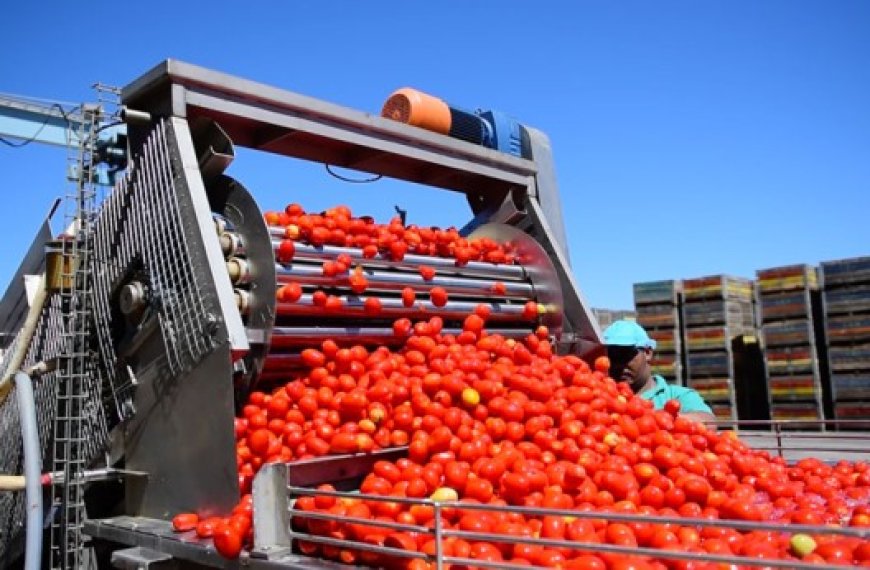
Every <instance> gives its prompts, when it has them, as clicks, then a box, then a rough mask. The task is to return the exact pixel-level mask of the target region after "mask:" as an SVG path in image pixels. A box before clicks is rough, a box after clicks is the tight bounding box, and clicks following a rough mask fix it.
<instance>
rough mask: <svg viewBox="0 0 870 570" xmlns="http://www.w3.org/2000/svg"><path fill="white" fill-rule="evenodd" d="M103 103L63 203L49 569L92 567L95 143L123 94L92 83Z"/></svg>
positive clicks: (91, 115)
mask: <svg viewBox="0 0 870 570" xmlns="http://www.w3.org/2000/svg"><path fill="white" fill-rule="evenodd" d="M94 87H95V89H96V90H97V93H98V101H99V102H98V103H96V104H85V105H83V106H82V107H81V116H82V121H81V122H80V123H78V125H77V128H76V131H77V132H75V133H73V132H69V134H68V136H69V137H70V139H71V141H79V144H74V143H73V144H71V145H70V149H71V150H70V153H69V156H68V159H67V160H68V167H69V171H70V172H71V173H72V176H71V177H70V179H71V181H72V182H71V184H70V185H69V186H68V187H69V189H70V190H69V192H68V194H67V195H66V197H65V198H66V199H65V213H64V228H65V230H64V234H63V236H62V238H61V239H60V240H59V243H58V246H57V248H58V251H57V252H56V253H59V254H60V259H61V260H62V263H61V268H62V269H61V270H60V275H59V276H60V286H59V288H58V292H57V295H58V296H59V299H60V306H61V314H62V323H61V327H62V328H61V337H62V338H61V340H62V345H61V346H62V347H63V348H62V353H61V354H60V355H59V358H58V369H57V375H58V382H57V389H56V394H55V402H56V405H57V410H56V415H55V420H54V426H53V427H54V430H53V435H54V438H53V449H52V452H53V454H52V470H53V471H54V472H55V473H62V474H63V475H62V478H61V482H60V483H59V484H55V485H54V486H53V487H52V513H51V552H50V567H51V568H52V569H58V570H77V569H79V568H84V567H88V566H90V565H91V564H92V563H93V559H92V557H91V556H90V553H89V552H88V551H87V550H86V549H85V545H84V539H83V536H82V524H83V522H84V519H85V516H86V512H85V501H84V485H85V483H84V480H83V477H82V474H83V473H84V471H85V469H86V468H87V467H88V465H87V462H88V461H89V460H90V459H91V458H90V457H88V455H89V449H88V448H89V439H90V437H92V435H93V434H91V433H88V431H89V430H88V424H87V423H86V418H87V416H86V414H88V413H91V414H92V413H93V406H92V402H91V400H92V399H93V394H94V393H95V390H96V393H97V394H98V393H99V382H100V379H99V376H98V374H97V372H96V370H95V366H94V359H93V357H92V355H91V354H90V348H89V342H90V336H91V332H92V331H91V327H92V324H91V317H90V309H91V293H90V291H91V274H90V272H91V266H92V260H91V255H92V237H91V236H92V231H93V224H94V221H95V219H96V215H97V212H98V205H99V202H100V201H101V200H100V198H101V197H102V196H98V194H97V193H98V192H101V190H100V188H99V186H98V184H97V183H96V179H97V178H96V168H97V167H98V157H97V139H98V134H99V132H100V130H101V128H102V127H101V125H102V124H103V121H104V120H105V118H106V114H105V108H106V106H107V105H109V106H110V105H112V104H114V103H115V102H116V101H117V96H118V91H117V90H114V89H111V88H107V87H105V86H102V85H99V84H98V85H95V86H94Z"/></svg>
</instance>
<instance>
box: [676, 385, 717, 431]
mask: <svg viewBox="0 0 870 570" xmlns="http://www.w3.org/2000/svg"><path fill="white" fill-rule="evenodd" d="M678 401H679V402H680V409H681V410H682V411H681V412H680V417H682V418H686V419H687V420H692V421H693V422H701V423H705V424H709V423H712V422H715V421H716V416H714V415H713V410H711V409H710V406H709V405H707V402H705V401H704V398H702V397H701V395H700V394H699V393H698V392H696V391H695V390H686V391H685V392H684V393H683V394H682V395H681V396H680V398H679V400H678Z"/></svg>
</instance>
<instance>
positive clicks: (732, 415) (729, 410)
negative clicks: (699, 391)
mask: <svg viewBox="0 0 870 570" xmlns="http://www.w3.org/2000/svg"><path fill="white" fill-rule="evenodd" d="M710 408H711V409H712V410H713V415H714V416H716V419H717V420H725V421H736V420H737V412H736V410H737V408H736V407H734V406H733V405H730V404H725V405H722V404H720V405H715V404H711V405H710Z"/></svg>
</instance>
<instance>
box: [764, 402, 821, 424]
mask: <svg viewBox="0 0 870 570" xmlns="http://www.w3.org/2000/svg"><path fill="white" fill-rule="evenodd" d="M770 419H772V420H773V421H783V420H823V419H825V414H824V413H823V412H822V409H821V408H820V407H819V406H818V405H817V404H815V403H810V402H807V403H802V404H791V403H789V404H782V403H771V405H770Z"/></svg>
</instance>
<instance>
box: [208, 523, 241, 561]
mask: <svg viewBox="0 0 870 570" xmlns="http://www.w3.org/2000/svg"><path fill="white" fill-rule="evenodd" d="M213 539H214V547H215V550H217V551H218V553H219V554H220V555H221V556H223V557H224V558H229V559H230V560H235V559H236V558H238V557H239V554H241V552H242V535H241V533H240V532H239V530H238V529H237V528H236V527H234V526H232V525H229V524H220V525H218V527H217V528H215V530H214V536H213Z"/></svg>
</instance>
